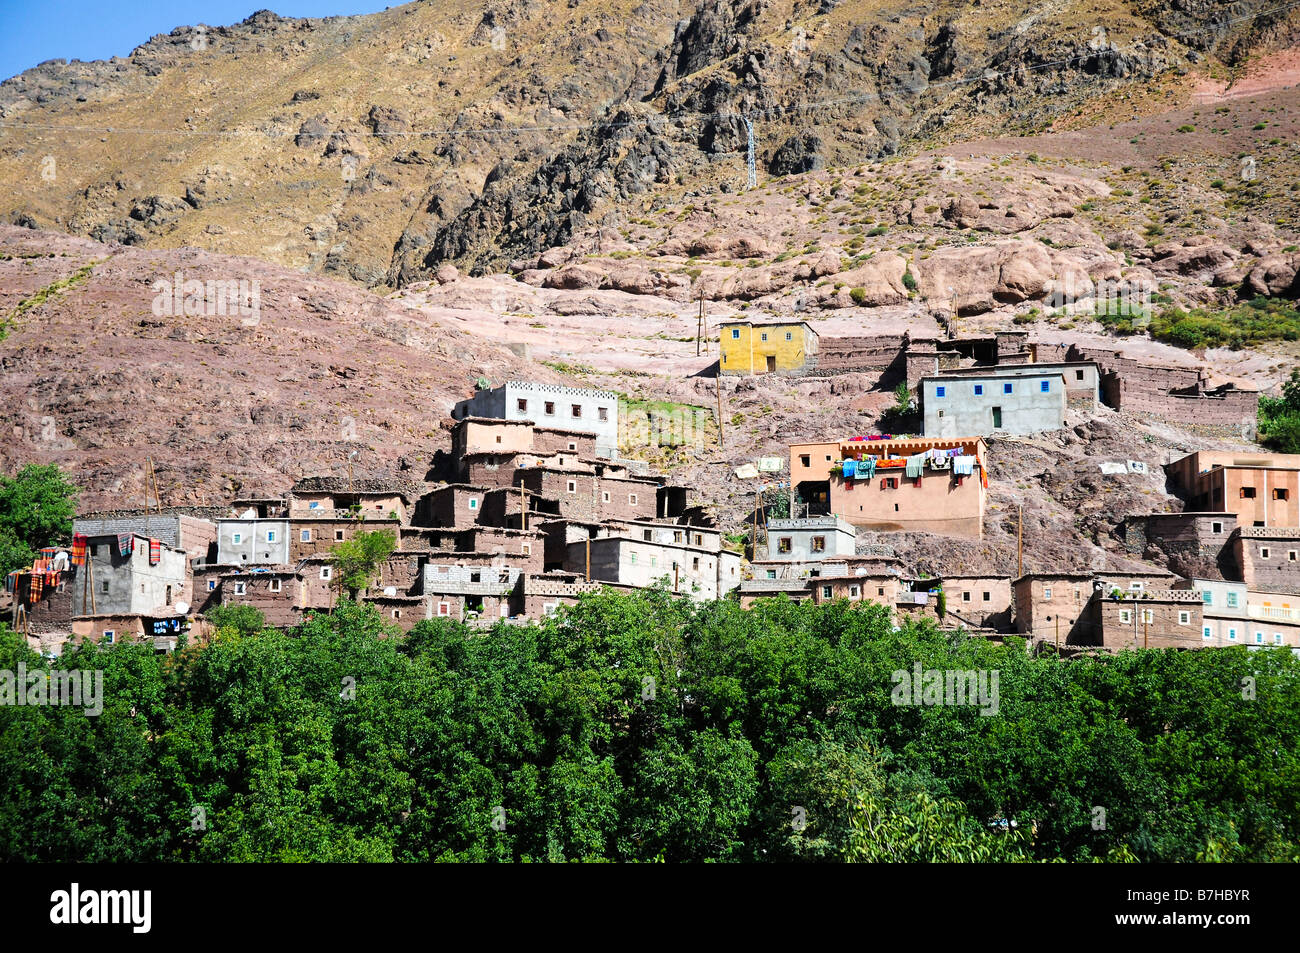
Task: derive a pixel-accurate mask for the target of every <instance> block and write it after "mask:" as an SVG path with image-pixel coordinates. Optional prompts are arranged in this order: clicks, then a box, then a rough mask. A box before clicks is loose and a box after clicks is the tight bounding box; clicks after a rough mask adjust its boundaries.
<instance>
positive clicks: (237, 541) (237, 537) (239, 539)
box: [231, 533, 244, 546]
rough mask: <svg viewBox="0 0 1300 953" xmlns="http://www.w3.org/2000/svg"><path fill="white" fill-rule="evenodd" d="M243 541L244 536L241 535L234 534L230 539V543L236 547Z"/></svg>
mask: <svg viewBox="0 0 1300 953" xmlns="http://www.w3.org/2000/svg"><path fill="white" fill-rule="evenodd" d="M243 541H244V534H243V533H236V534H235V535H234V536H233V537H232V538H231V542H232V543H234V544H235V545H236V546H238V545H239V544H240V543H242V542H243Z"/></svg>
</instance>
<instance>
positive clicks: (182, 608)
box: [176, 602, 190, 615]
mask: <svg viewBox="0 0 1300 953" xmlns="http://www.w3.org/2000/svg"><path fill="white" fill-rule="evenodd" d="M189 611H190V604H189V603H188V602H178V603H176V614H177V615H185V614H186V613H187V612H189Z"/></svg>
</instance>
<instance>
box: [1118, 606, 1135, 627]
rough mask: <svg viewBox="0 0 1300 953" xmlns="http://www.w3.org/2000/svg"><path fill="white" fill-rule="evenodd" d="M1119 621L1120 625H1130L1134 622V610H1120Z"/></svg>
mask: <svg viewBox="0 0 1300 953" xmlns="http://www.w3.org/2000/svg"><path fill="white" fill-rule="evenodd" d="M1119 621H1120V625H1128V624H1130V623H1131V622H1132V621H1133V610H1131V609H1120V610H1119Z"/></svg>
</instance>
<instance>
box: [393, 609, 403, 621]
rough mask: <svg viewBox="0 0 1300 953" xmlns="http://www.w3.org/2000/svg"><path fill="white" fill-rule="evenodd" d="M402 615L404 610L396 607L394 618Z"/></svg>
mask: <svg viewBox="0 0 1300 953" xmlns="http://www.w3.org/2000/svg"><path fill="white" fill-rule="evenodd" d="M401 617H402V610H401V609H394V610H393V618H394V619H400V618H401Z"/></svg>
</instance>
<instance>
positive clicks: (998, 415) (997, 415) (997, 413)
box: [993, 407, 1002, 430]
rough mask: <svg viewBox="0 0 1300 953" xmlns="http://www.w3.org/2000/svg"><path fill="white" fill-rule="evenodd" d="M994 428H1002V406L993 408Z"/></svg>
mask: <svg viewBox="0 0 1300 953" xmlns="http://www.w3.org/2000/svg"><path fill="white" fill-rule="evenodd" d="M993 429H994V430H1001V429H1002V408H1001V407H994V408H993Z"/></svg>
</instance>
